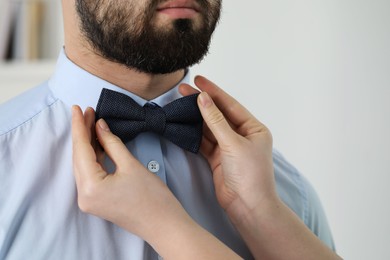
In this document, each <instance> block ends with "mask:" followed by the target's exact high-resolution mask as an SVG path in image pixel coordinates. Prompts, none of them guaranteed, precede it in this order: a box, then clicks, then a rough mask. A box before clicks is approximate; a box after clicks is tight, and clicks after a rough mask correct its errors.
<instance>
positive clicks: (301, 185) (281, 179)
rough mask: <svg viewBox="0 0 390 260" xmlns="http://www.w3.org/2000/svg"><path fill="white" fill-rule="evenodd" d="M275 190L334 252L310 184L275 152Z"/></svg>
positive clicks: (326, 226)
mask: <svg viewBox="0 0 390 260" xmlns="http://www.w3.org/2000/svg"><path fill="white" fill-rule="evenodd" d="M273 159H274V172H275V181H276V190H277V191H278V194H279V197H280V198H281V200H282V201H283V202H284V203H285V204H286V205H287V206H288V207H289V208H290V209H291V210H293V211H294V212H295V214H297V216H298V217H299V218H300V219H301V220H302V221H303V222H304V224H305V225H306V226H307V227H308V228H309V229H310V230H311V231H312V232H313V233H314V234H315V235H316V236H317V237H318V238H319V239H321V240H322V242H323V243H325V244H326V245H327V246H328V247H329V248H331V249H332V250H335V245H334V242H333V238H332V232H331V229H330V227H329V224H328V221H327V218H326V214H325V210H324V208H323V206H322V203H321V201H320V199H319V196H318V195H317V193H316V191H315V190H314V188H313V186H312V185H311V184H310V182H309V181H308V180H307V179H306V178H305V177H304V176H303V175H302V174H301V173H300V172H299V171H298V170H297V169H296V168H295V167H294V166H293V165H292V164H291V163H289V162H288V161H287V160H286V159H285V158H284V157H283V155H282V154H281V153H279V152H278V151H277V150H274V151H273Z"/></svg>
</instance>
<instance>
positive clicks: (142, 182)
mask: <svg viewBox="0 0 390 260" xmlns="http://www.w3.org/2000/svg"><path fill="white" fill-rule="evenodd" d="M72 113H73V118H72V136H73V162H74V175H75V178H76V184H77V189H78V204H79V206H80V209H81V210H82V211H84V212H86V213H89V214H93V215H96V216H99V217H101V218H104V219H106V220H109V221H111V222H114V223H116V224H118V225H119V226H122V227H124V228H125V229H127V230H128V231H130V232H132V233H135V234H137V235H139V236H141V237H144V238H145V237H146V238H148V237H149V235H150V234H149V232H152V231H155V230H156V228H158V227H155V226H153V224H154V223H156V220H155V219H154V218H156V217H158V218H160V220H161V218H164V216H166V215H167V216H166V217H172V215H173V214H171V215H168V214H164V212H173V213H175V214H176V213H177V214H178V215H184V214H185V212H184V210H183V209H182V207H181V205H180V203H179V202H178V201H177V200H176V198H175V197H174V196H173V194H172V193H171V192H170V190H169V189H168V188H167V186H166V185H165V184H164V183H163V182H162V181H161V180H160V179H159V178H158V177H157V176H156V175H154V174H152V173H151V172H149V171H148V170H147V169H146V168H145V167H144V166H143V165H142V164H141V163H140V162H139V161H138V160H136V159H135V158H134V157H133V156H132V155H131V153H130V152H129V151H128V150H127V148H126V147H125V145H124V144H123V143H122V142H121V140H120V139H119V138H118V137H116V136H115V135H113V134H112V133H111V132H110V130H109V128H108V126H107V124H106V123H105V122H104V120H99V121H98V122H97V124H96V127H95V124H94V120H95V115H94V111H93V109H91V108H88V109H87V110H86V112H85V115H84V116H83V114H82V112H81V110H80V108H79V107H77V106H74V107H73V108H72ZM95 128H96V137H97V139H98V140H99V142H100V144H101V146H102V147H103V149H104V151H105V152H106V154H107V155H108V156H109V157H110V158H111V159H112V160H113V162H114V163H115V165H116V170H115V172H114V173H112V174H108V173H107V172H106V171H105V170H104V167H103V163H102V161H103V158H104V154H103V152H102V151H101V149H100V147H99V145H98V144H97V143H96V142H97V141H96V138H94V133H95Z"/></svg>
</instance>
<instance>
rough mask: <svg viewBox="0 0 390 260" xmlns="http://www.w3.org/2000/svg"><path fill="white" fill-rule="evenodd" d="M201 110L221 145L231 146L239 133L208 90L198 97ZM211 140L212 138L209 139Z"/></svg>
mask: <svg viewBox="0 0 390 260" xmlns="http://www.w3.org/2000/svg"><path fill="white" fill-rule="evenodd" d="M198 105H199V110H200V112H201V113H202V116H203V119H204V121H205V123H206V124H207V126H208V128H209V129H210V131H211V132H212V134H213V135H214V137H215V139H216V140H217V142H218V144H219V146H220V147H221V148H222V149H223V146H229V145H231V144H232V142H233V141H235V140H236V138H237V134H236V133H235V132H234V131H233V129H232V128H231V127H230V125H229V123H228V122H227V121H226V119H225V117H224V115H223V114H222V112H221V111H220V110H219V109H218V107H217V106H216V105H215V104H214V102H213V100H212V99H211V97H210V96H209V95H208V94H207V92H202V93H200V95H199V97H198ZM209 141H210V142H211V140H209Z"/></svg>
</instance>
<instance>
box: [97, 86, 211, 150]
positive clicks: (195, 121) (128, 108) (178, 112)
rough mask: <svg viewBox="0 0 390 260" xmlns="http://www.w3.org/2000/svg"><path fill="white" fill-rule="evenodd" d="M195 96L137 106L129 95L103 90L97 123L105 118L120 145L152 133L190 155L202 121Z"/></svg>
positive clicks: (200, 130)
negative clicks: (158, 103)
mask: <svg viewBox="0 0 390 260" xmlns="http://www.w3.org/2000/svg"><path fill="white" fill-rule="evenodd" d="M197 96H198V94H194V95H190V96H186V97H182V98H179V99H177V100H175V101H173V102H171V103H169V104H168V105H166V106H164V107H160V106H158V105H156V104H154V103H146V104H145V106H143V107H142V106H140V105H138V104H137V103H136V102H135V101H134V100H133V99H132V98H130V97H129V96H127V95H125V94H122V93H119V92H116V91H112V90H109V89H103V90H102V92H101V94H100V98H99V101H98V104H97V107H96V120H98V119H99V118H104V120H105V121H106V122H107V124H108V125H109V127H110V129H111V131H112V132H113V133H114V134H115V135H117V136H118V137H119V138H121V140H122V141H123V142H128V141H130V140H132V139H133V138H135V137H136V136H137V135H138V134H140V133H142V132H154V133H156V134H158V135H161V136H163V137H165V138H166V139H168V140H170V141H171V142H172V143H174V144H176V145H178V146H179V147H181V148H183V149H186V150H188V151H190V152H193V153H197V152H198V151H199V148H200V143H201V140H202V128H203V118H202V115H201V113H200V111H199V108H198V105H197Z"/></svg>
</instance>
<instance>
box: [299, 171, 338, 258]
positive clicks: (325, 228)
mask: <svg viewBox="0 0 390 260" xmlns="http://www.w3.org/2000/svg"><path fill="white" fill-rule="evenodd" d="M301 183H302V186H303V189H304V191H305V193H306V207H305V218H304V220H305V224H306V226H307V227H308V228H309V229H311V230H312V231H313V233H314V234H316V235H317V237H318V238H320V239H321V240H322V242H324V243H325V244H326V245H327V246H328V247H329V248H331V249H332V250H333V251H335V250H336V248H335V244H334V241H333V237H332V232H331V229H330V226H329V224H328V220H327V218H326V214H325V210H324V208H323V206H322V203H321V201H320V198H319V196H318V194H317V192H316V191H315V190H314V188H313V186H312V185H311V184H310V183H309V181H308V180H307V179H306V178H305V177H304V176H302V175H301Z"/></svg>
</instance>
